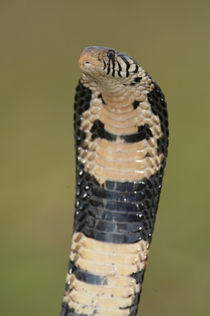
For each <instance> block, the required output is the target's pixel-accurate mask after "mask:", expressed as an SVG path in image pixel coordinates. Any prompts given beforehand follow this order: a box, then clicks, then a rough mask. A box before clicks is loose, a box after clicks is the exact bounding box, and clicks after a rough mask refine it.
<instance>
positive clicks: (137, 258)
mask: <svg viewBox="0 0 210 316" xmlns="http://www.w3.org/2000/svg"><path fill="white" fill-rule="evenodd" d="M148 253H149V243H148V242H146V241H144V240H141V241H139V242H137V243H134V244H112V243H104V242H101V241H96V240H94V239H92V238H87V237H85V235H83V234H82V233H74V235H73V240H72V250H71V254H70V260H73V261H74V264H75V265H76V266H77V267H80V268H81V269H83V270H86V271H88V272H89V273H92V274H95V275H100V276H106V278H107V284H106V285H92V284H88V283H85V282H82V281H79V280H77V279H76V278H75V276H74V275H73V274H68V275H67V279H66V282H67V283H68V284H69V291H68V292H67V293H66V295H65V296H64V302H66V303H68V304H69V306H70V307H71V308H74V310H75V312H76V313H84V314H88V315H94V314H93V313H94V311H95V310H97V312H98V313H97V315H99V316H105V315H106V316H107V315H109V316H117V315H119V316H124V315H125V316H126V315H129V309H125V310H123V309H120V308H126V307H127V306H130V305H132V303H133V301H134V298H135V294H136V293H138V292H140V285H139V284H137V283H136V281H135V279H134V278H132V277H130V276H129V275H130V274H132V273H135V272H139V271H142V270H143V269H145V267H146V262H147V257H148Z"/></svg>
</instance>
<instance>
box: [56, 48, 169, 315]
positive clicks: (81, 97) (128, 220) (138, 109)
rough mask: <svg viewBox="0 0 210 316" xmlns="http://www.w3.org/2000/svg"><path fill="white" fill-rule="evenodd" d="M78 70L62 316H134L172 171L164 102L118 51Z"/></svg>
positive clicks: (92, 58)
mask: <svg viewBox="0 0 210 316" xmlns="http://www.w3.org/2000/svg"><path fill="white" fill-rule="evenodd" d="M79 66H80V69H81V71H82V77H81V79H80V81H79V83H78V86H77V88H76V95H75V103H74V130H75V146H76V205H75V216H74V230H73V236H72V245H71V253H70V262H69V267H68V273H67V278H66V286H65V294H64V298H63V303H62V312H61V316H79V315H80V316H86V315H88V316H89V315H99V316H105V315H106V316H107V315H109V316H127V315H129V316H135V315H136V314H137V309H138V305H139V300H140V293H141V289H142V282H143V277H144V273H145V269H146V264H147V259H148V254H149V247H150V244H151V240H152V233H153V229H154V224H155V218H156V212H157V208H158V202H159V196H160V191H161V186H162V178H163V173H164V167H165V164H166V157H167V147H168V114H167V109H166V102H165V98H164V95H163V93H162V92H161V89H160V88H159V86H158V85H157V84H156V83H155V82H154V81H153V80H152V78H151V77H150V76H149V75H148V74H147V73H146V72H145V71H144V70H143V69H142V67H141V66H140V65H139V64H138V63H137V62H136V61H135V60H134V59H133V58H131V57H130V56H128V55H126V54H124V53H121V52H119V51H117V50H114V49H111V48H106V47H98V46H93V47H87V48H85V49H83V51H82V52H81V55H80V57H79Z"/></svg>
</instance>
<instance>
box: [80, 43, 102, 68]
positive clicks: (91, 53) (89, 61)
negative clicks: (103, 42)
mask: <svg viewBox="0 0 210 316" xmlns="http://www.w3.org/2000/svg"><path fill="white" fill-rule="evenodd" d="M100 52H101V49H100V48H99V47H97V46H89V47H86V48H85V49H83V50H82V52H81V54H80V57H79V67H80V69H81V70H82V71H83V72H86V71H87V72H89V71H90V70H91V69H92V70H93V69H94V68H96V69H97V68H99V67H101V61H100V59H99V58H98V57H99V55H100Z"/></svg>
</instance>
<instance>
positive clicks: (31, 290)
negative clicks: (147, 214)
mask: <svg viewBox="0 0 210 316" xmlns="http://www.w3.org/2000/svg"><path fill="white" fill-rule="evenodd" d="M88 45H103V46H109V47H113V48H116V49H118V50H121V51H124V52H126V53H128V54H129V55H131V56H133V57H134V58H135V59H136V60H137V61H138V62H139V63H140V64H141V65H142V66H143V67H144V68H145V69H146V70H147V71H148V72H149V73H150V74H151V75H152V77H153V78H154V79H155V80H156V81H157V82H158V84H159V85H160V86H161V88H162V90H163V91H164V93H165V95H166V99H167V101H168V109H169V114H170V148H169V157H168V162H167V169H166V173H165V179H164V186H163V190H162V195H161V201H160V205H159V211H158V217H157V222H156V227H155V233H154V237H153V243H152V247H151V253H150V257H149V263H148V267H147V273H146V277H145V280H144V286H143V292H142V297H141V306H140V309H139V315H141V316H151V315H152V316H154V315H155V316H163V315H164V316H165V315H166V316H168V315H170V316H175V315H176V316H177V315H180V316H182V315H183V316H188V315H190V316H197V315H199V316H206V315H209V313H210V303H209V292H210V273H209V266H210V251H209V248H210V247H209V243H210V237H209V235H210V234H209V231H208V230H209V221H210V215H209V211H210V202H209V201H210V197H209V196H208V195H209V180H208V179H209V177H208V173H209V161H210V144H209V143H210V141H209V136H210V127H209V117H210V102H209V83H210V66H209V64H210V63H209V58H210V57H209V56H210V2H209V1H203V0H201V1H157V0H151V1H137V0H135V1H134V0H133V1H132V0H130V1H114V0H112V1H109V0H106V1H91V0H89V1H82V0H81V1H70V0H68V1H67V0H61V1H54V0H42V1H41V0H37V1H35V0H34V1H22V0H19V1H15V0H13V1H6V0H1V1H0V129H1V132H0V138H1V139H0V148H1V150H0V159H1V163H0V168H1V170H0V203H1V205H0V211H1V214H0V215H1V219H0V225H1V227H0V243H1V252H0V315H4V316H11V315H16V316H22V315H30V316H37V315H41V316H42V315H43V316H53V315H59V312H60V304H61V299H62V296H63V290H64V283H65V275H66V271H67V262H68V256H69V248H70V240H71V232H72V219H73V212H74V174H75V167H74V148H73V122H72V117H73V106H72V105H73V98H74V90H75V85H76V83H77V81H78V79H79V77H80V71H79V68H78V66H77V60H78V55H79V53H80V50H81V49H82V48H83V47H85V46H88ZM107 316H108V315H107Z"/></svg>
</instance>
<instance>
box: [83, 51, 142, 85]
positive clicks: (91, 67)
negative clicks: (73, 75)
mask: <svg viewBox="0 0 210 316" xmlns="http://www.w3.org/2000/svg"><path fill="white" fill-rule="evenodd" d="M79 66H80V69H81V70H82V72H83V73H84V74H85V75H89V76H91V77H92V78H97V79H98V78H100V77H101V78H102V77H103V78H104V77H106V78H109V80H110V77H112V78H113V79H114V78H117V79H119V80H120V79H122V80H124V79H126V80H132V79H133V78H135V77H136V76H137V75H138V73H139V72H140V71H141V70H142V69H141V67H140V66H139V65H138V64H137V62H136V61H135V60H134V59H133V58H132V57H130V56H128V55H126V54H124V53H121V52H119V51H117V50H115V49H112V48H107V47H100V46H89V47H86V48H84V49H83V50H82V52H81V54H80V58H79ZM142 71H143V70H142Z"/></svg>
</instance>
